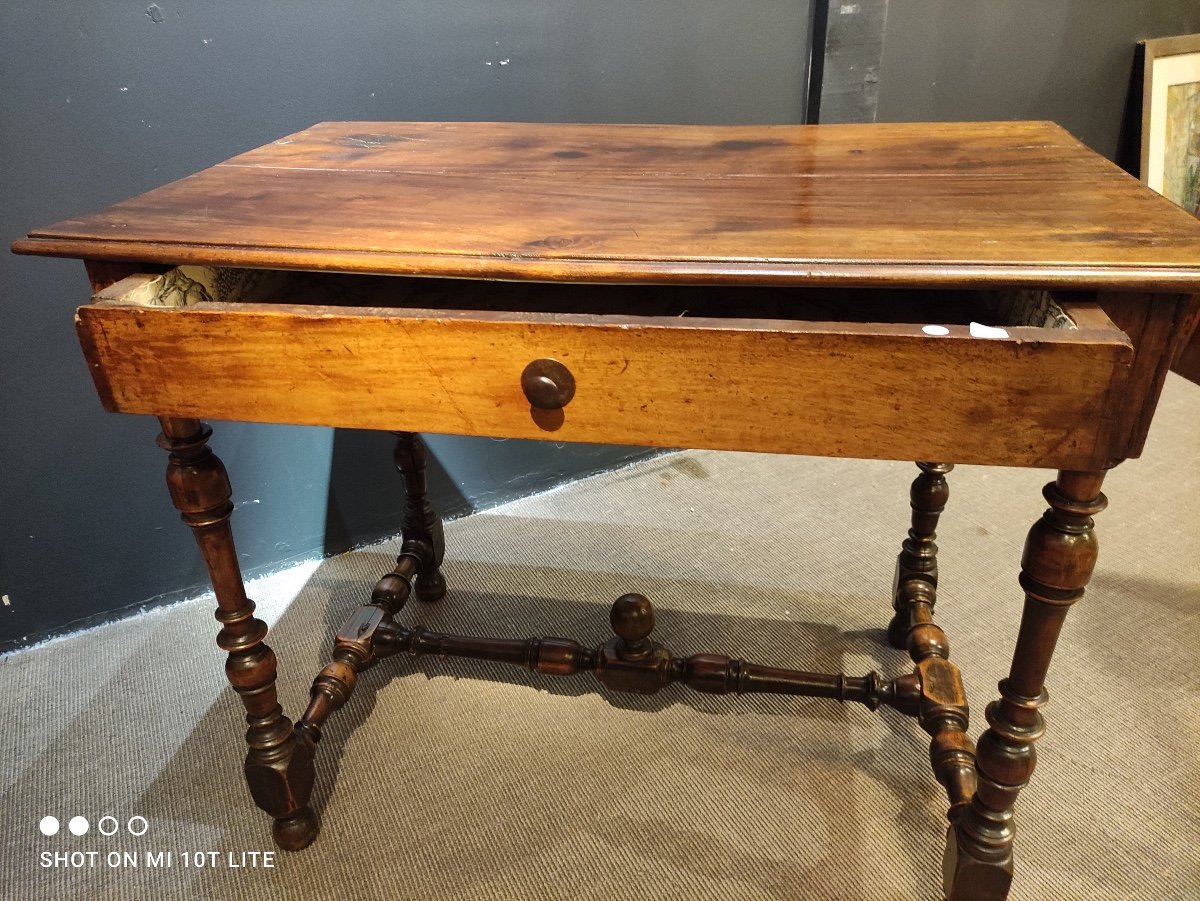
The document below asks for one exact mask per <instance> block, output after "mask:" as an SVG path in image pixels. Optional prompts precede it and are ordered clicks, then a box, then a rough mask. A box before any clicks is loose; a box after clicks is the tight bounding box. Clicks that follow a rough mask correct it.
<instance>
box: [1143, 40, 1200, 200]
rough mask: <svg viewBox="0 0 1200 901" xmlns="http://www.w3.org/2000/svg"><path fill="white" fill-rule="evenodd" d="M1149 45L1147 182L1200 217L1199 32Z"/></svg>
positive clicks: (1145, 117)
mask: <svg viewBox="0 0 1200 901" xmlns="http://www.w3.org/2000/svg"><path fill="white" fill-rule="evenodd" d="M1144 48H1145V54H1144V60H1145V63H1144V69H1143V76H1142V166H1141V173H1142V181H1144V182H1146V184H1148V185H1149V186H1150V187H1152V188H1153V189H1154V190H1156V191H1158V192H1159V193H1160V194H1162V195H1163V196H1164V197H1167V198H1168V199H1170V200H1172V201H1174V202H1175V203H1177V204H1179V205H1180V206H1181V207H1183V208H1184V209H1185V210H1187V211H1188V212H1189V213H1191V214H1192V215H1193V216H1200V34H1188V35H1181V36H1179V37H1172V38H1157V39H1155V40H1152V41H1146V42H1145V44H1144Z"/></svg>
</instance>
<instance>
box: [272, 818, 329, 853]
mask: <svg viewBox="0 0 1200 901" xmlns="http://www.w3.org/2000/svg"><path fill="white" fill-rule="evenodd" d="M320 831H321V821H320V820H319V819H318V818H317V815H316V813H315V812H314V811H313V809H312V808H311V807H304V808H302V809H301V810H299V811H298V812H297V813H296V814H295V815H294V816H291V817H288V818H286V819H282V820H276V821H275V825H274V826H273V827H271V834H272V835H273V836H274V838H275V844H277V845H278V846H279V847H280V848H282V849H283V850H284V851H301V850H303V849H305V848H307V847H308V846H309V845H311V844H312V843H313V842H314V841H316V838H317V834H318V833H319V832H320Z"/></svg>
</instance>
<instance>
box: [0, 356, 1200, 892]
mask: <svg viewBox="0 0 1200 901" xmlns="http://www.w3.org/2000/svg"><path fill="white" fill-rule="evenodd" d="M234 475H235V485H236V474H234ZM914 475H915V468H914V467H912V466H911V464H901V463H863V462H857V461H844V460H816V459H806V458H784V457H773V456H764V455H750V454H728V453H710V452H684V453H678V454H672V455H668V456H664V457H659V458H656V459H653V460H650V461H647V462H645V463H642V464H639V465H637V466H634V467H632V468H628V469H624V470H620V471H617V472H613V473H608V474H605V475H602V476H599V477H596V478H593V479H590V480H586V481H583V482H578V483H574V484H572V485H569V486H567V487H564V488H562V489H559V490H556V491H553V492H550V493H547V494H544V495H540V496H537V497H533V498H528V499H525V500H522V501H519V502H516V503H512V504H509V505H507V506H504V507H501V508H497V509H494V510H491V511H489V512H486V513H482V514H477V515H474V516H470V517H467V518H465V519H461V520H458V521H456V522H453V523H451V524H450V525H449V527H448V530H447V537H448V544H449V551H448V559H447V563H446V574H447V576H448V578H449V581H450V585H451V593H450V595H449V596H448V597H447V599H446V600H445V601H444V602H442V603H440V604H438V605H435V606H422V605H417V604H415V603H414V606H412V607H410V608H409V609H407V610H405V611H404V612H403V614H402V618H403V619H404V620H406V621H408V622H414V621H420V622H423V623H425V624H427V625H429V626H431V627H433V628H440V629H446V630H455V631H463V632H468V633H470V632H475V633H480V632H482V633H487V634H496V635H509V636H519V637H525V636H528V635H541V634H549V635H561V636H568V637H574V638H577V639H579V640H581V641H585V642H587V643H598V642H600V641H603V640H605V639H606V638H607V637H608V626H607V610H608V605H609V604H610V603H611V601H612V600H613V599H614V598H615V597H617V596H618V595H620V594H622V593H624V592H625V591H628V590H636V591H639V592H642V593H644V594H646V595H647V596H649V597H650V598H651V599H653V600H654V601H655V603H656V604H657V605H658V613H659V616H658V630H657V633H656V634H657V637H658V638H659V640H661V641H663V642H664V643H666V644H667V645H668V646H669V647H671V648H672V649H673V650H674V651H675V652H676V653H681V654H690V653H695V652H699V651H714V652H725V653H732V654H736V655H741V656H744V657H746V658H747V659H750V660H754V661H757V662H761V663H768V664H770V663H774V664H778V665H785V666H797V667H805V668H810V669H818V670H828V671H837V670H841V669H844V670H846V671H847V672H849V673H852V674H856V675H861V674H863V673H865V672H867V671H869V670H872V669H876V670H879V671H881V672H882V673H884V674H885V675H888V676H889V677H890V676H892V675H896V674H898V673H900V672H905V671H907V670H908V669H909V666H908V664H907V660H906V658H905V657H904V656H903V655H902V654H900V653H899V652H896V651H893V650H891V649H890V648H888V647H887V646H886V644H885V643H884V641H883V634H882V627H883V626H884V625H885V624H886V621H887V618H888V616H889V612H890V611H889V605H888V597H887V595H888V588H889V585H890V579H891V569H892V562H893V559H894V556H895V554H896V551H897V549H898V546H899V542H900V540H901V538H902V537H903V535H904V530H905V529H906V528H907V516H908V510H907V488H908V484H909V483H910V482H911V480H912V477H913V476H914ZM1046 478H1047V474H1046V473H1044V472H1040V471H1030V470H1014V469H999V468H985V467H960V468H959V469H957V470H955V472H954V473H953V474H952V476H951V484H952V496H951V500H950V507H949V509H948V510H947V513H946V514H945V516H944V517H943V521H942V528H941V529H940V535H939V544H940V546H941V555H940V560H941V571H942V585H941V591H940V599H939V608H938V609H939V620H940V622H941V623H942V624H943V625H944V626H945V628H946V629H947V631H948V632H949V634H950V637H951V641H952V645H953V656H954V659H955V660H956V661H957V662H958V663H959V664H960V665H961V666H962V667H963V669H964V675H965V679H966V683H967V691H968V696H969V697H970V698H971V702H972V708H973V713H974V717H973V719H974V722H973V725H972V734H973V735H975V736H978V734H979V732H980V730H981V728H982V725H981V724H982V723H983V717H982V710H983V707H984V706H985V704H986V702H987V701H989V700H991V699H992V698H993V697H994V692H995V684H996V681H997V680H998V679H999V678H1000V677H1002V676H1003V675H1004V674H1005V672H1006V670H1007V660H1008V654H1009V652H1010V650H1011V648H1012V644H1013V640H1014V637H1015V634H1016V628H1017V622H1018V616H1019V613H1020V608H1021V593H1020V590H1019V589H1018V587H1017V584H1016V573H1017V568H1018V560H1019V556H1020V550H1021V544H1022V542H1023V540H1024V535H1025V532H1026V530H1027V528H1028V526H1029V525H1030V524H1031V523H1032V522H1033V521H1034V520H1035V519H1036V518H1037V517H1038V516H1039V515H1040V514H1041V511H1042V509H1043V508H1044V504H1043V502H1042V500H1041V497H1040V494H1039V489H1040V487H1041V485H1042V484H1043V483H1044V482H1045V481H1046ZM1106 492H1107V494H1108V496H1109V499H1110V501H1111V506H1110V508H1109V510H1108V511H1107V512H1106V513H1104V514H1102V515H1101V517H1099V519H1098V532H1099V534H1100V539H1101V544H1102V550H1101V555H1100V563H1099V565H1098V567H1097V570H1096V573H1095V576H1094V578H1093V581H1092V584H1091V586H1090V587H1089V589H1088V593H1087V597H1085V598H1084V600H1083V601H1082V602H1080V603H1079V604H1078V605H1077V606H1076V607H1075V608H1074V609H1073V610H1072V613H1071V615H1070V617H1069V619H1068V621H1067V626H1066V629H1065V631H1064V634H1063V638H1062V641H1061V642H1060V645H1059V651H1058V654H1057V656H1056V658H1055V662H1054V666H1053V668H1052V670H1051V674H1050V691H1051V696H1052V700H1051V705H1050V706H1049V707H1048V708H1047V710H1046V715H1047V720H1048V723H1049V731H1048V733H1047V735H1046V737H1045V738H1044V740H1043V741H1042V743H1041V745H1040V749H1039V766H1038V771H1037V773H1036V774H1035V776H1034V781H1033V783H1032V785H1031V786H1030V787H1029V789H1028V790H1027V791H1026V792H1025V794H1024V795H1023V796H1022V798H1021V802H1020V807H1019V810H1018V830H1019V834H1018V863H1017V882H1016V886H1015V889H1014V892H1013V896H1012V897H1013V898H1017V899H1093V898H1139V899H1141V898H1144V899H1155V901H1160V899H1168V898H1172V899H1195V898H1198V897H1200V840H1198V836H1200V816H1198V814H1200V754H1198V753H1197V747H1200V713H1198V712H1197V711H1198V708H1197V701H1198V700H1200V675H1198V674H1200V651H1198V650H1197V644H1198V643H1197V638H1198V634H1200V629H1198V626H1200V562H1198V561H1200V388H1197V387H1196V386H1193V385H1190V384H1188V383H1186V382H1184V381H1182V380H1181V379H1178V378H1175V377H1172V378H1171V379H1170V381H1169V382H1168V384H1167V387H1166V391H1165V395H1164V399H1163V403H1162V406H1161V407H1160V410H1159V414H1158V418H1157V420H1156V424H1155V428H1154V431H1153V432H1152V434H1151V437H1150V441H1149V446H1148V448H1147V452H1146V455H1145V457H1143V458H1142V459H1141V460H1138V461H1130V462H1128V463H1126V464H1124V465H1122V466H1120V467H1118V469H1116V470H1115V471H1114V472H1113V473H1112V474H1111V475H1110V477H1109V480H1108V483H1107V485H1106ZM235 528H236V522H235ZM396 550H397V548H396V546H395V544H394V543H384V544H380V545H376V546H372V547H370V548H366V549H364V550H360V551H356V552H353V553H350V554H346V555H344V556H340V557H337V558H333V559H330V560H327V561H324V562H322V563H321V564H320V565H319V566H318V565H317V564H312V565H310V566H307V567H305V568H302V569H300V570H297V571H295V572H292V573H290V574H283V575H281V576H277V577H273V578H271V579H267V580H262V581H260V582H258V583H256V584H255V585H254V586H253V587H254V591H255V595H256V596H257V598H258V599H259V601H260V604H261V610H262V612H263V613H264V615H265V617H266V618H267V619H268V620H269V621H270V622H271V623H272V631H271V638H270V642H271V644H272V645H273V646H274V647H275V648H276V650H277V652H278V655H279V658H280V664H281V674H280V680H279V687H280V691H281V695H282V700H283V703H284V705H285V708H286V709H287V710H288V711H289V713H291V714H292V715H295V713H296V712H297V711H299V710H300V709H301V708H302V706H303V703H304V700H305V698H306V695H307V691H308V685H309V682H310V680H311V678H312V676H313V675H314V674H315V673H316V671H317V670H318V669H319V668H320V667H321V665H322V664H323V663H324V662H325V661H326V659H327V656H328V654H329V650H330V646H331V633H332V631H333V630H334V629H336V627H337V626H338V625H339V624H340V623H341V622H342V621H343V620H344V619H345V617H346V616H347V615H348V614H349V613H350V612H351V611H352V610H353V609H354V608H355V607H356V606H357V605H358V604H360V603H361V602H362V601H363V600H364V599H365V597H366V595H367V592H368V591H369V586H370V585H371V584H372V583H373V582H374V580H375V579H376V578H377V576H378V575H380V574H382V573H383V572H385V571H387V570H389V569H390V568H391V562H392V557H393V555H394V554H395V552H396ZM67 556H69V554H67V553H66V550H65V549H64V557H65V558H66V557H67ZM115 600H117V599H114V601H115ZM46 602H47V603H52V602H53V599H52V598H48V599H46ZM211 606H212V604H211V600H210V599H202V600H199V601H197V602H194V603H191V602H189V603H186V604H182V605H179V606H176V607H173V608H171V609H169V610H165V611H159V612H156V613H152V614H148V615H145V616H142V617H141V618H139V619H136V620H132V621H127V622H123V623H119V624H116V625H112V626H108V627H104V628H102V629H98V630H93V631H91V632H89V633H86V634H82V635H79V636H75V637H71V638H68V639H65V640H60V641H57V642H54V643H52V644H50V645H48V646H44V647H41V648H37V649H33V650H29V651H26V652H22V653H18V654H15V655H11V656H9V657H7V658H5V659H4V660H3V661H2V662H0V677H2V678H3V686H4V691H3V693H2V694H0V723H2V728H3V735H4V740H3V742H0V793H2V801H0V855H2V859H0V895H3V896H5V897H12V898H22V899H26V898H70V897H76V898H164V897H167V898H174V897H187V898H250V897H254V898H272V897H280V898H306V899H307V898H346V899H353V898H375V897H397V898H414V899H417V898H419V899H459V898H462V899H466V898H472V899H526V898H547V899H568V898H569V899H591V898H595V899H651V898H653V899H673V898H680V899H682V898H687V899H723V898H752V899H769V898H786V899H835V898H836V899H909V898H922V899H924V898H939V897H940V891H939V879H940V877H939V871H940V857H941V853H942V843H943V833H944V808H945V801H944V797H943V793H942V791H941V789H940V788H939V787H938V786H937V784H936V783H935V782H934V780H933V777H932V776H931V774H930V772H929V766H928V758H927V747H928V745H927V738H926V737H925V736H924V734H923V733H921V732H920V731H919V729H918V728H917V727H916V726H915V724H914V723H913V722H912V721H910V720H908V719H906V718H904V717H901V716H899V715H898V714H896V713H895V712H889V711H880V712H877V713H871V712H870V711H868V710H866V709H865V708H862V707H860V706H857V705H855V706H852V707H842V706H840V705H838V704H837V703H836V702H827V701H821V700H810V699H797V698H778V697H747V698H740V699H739V698H717V697H708V696H702V695H698V694H695V693H689V692H688V691H687V690H686V689H684V688H680V687H673V688H671V689H669V690H667V691H664V692H662V693H661V694H660V695H657V696H654V697H650V698H637V697H627V696H616V695H610V694H606V693H604V692H596V691H593V690H592V689H593V683H592V682H591V680H590V678H589V677H579V678H577V679H574V680H552V679H550V678H543V677H538V676H535V675H532V674H529V673H526V672H524V671H518V670H514V669H509V668H505V667H503V666H502V665H491V664H483V663H472V662H469V661H440V660H437V659H421V660H419V661H414V660H411V659H408V658H404V659H394V660H392V661H390V662H387V663H384V664H383V665H381V666H380V667H379V668H377V669H375V670H373V671H371V672H370V673H369V674H367V675H366V676H365V677H364V678H363V679H362V680H361V681H360V683H359V688H358V690H357V692H356V694H355V695H354V697H353V699H352V701H351V703H350V704H349V705H348V706H347V707H346V708H344V709H343V710H342V711H340V712H339V713H338V714H336V715H335V716H334V718H333V719H332V720H331V722H330V724H329V727H328V729H327V730H326V740H325V741H324V742H323V743H322V745H321V747H320V752H321V753H320V759H319V764H318V778H319V787H318V789H317V792H316V801H317V804H318V805H319V807H320V809H321V811H322V816H323V823H324V825H323V833H322V836H321V838H320V839H319V840H318V842H317V844H315V845H314V846H313V847H312V848H310V849H309V850H307V851H305V852H303V853H300V854H296V855H282V854H281V855H278V856H277V857H276V858H275V860H274V866H273V867H272V868H269V869H267V868H257V869H251V868H245V867H242V868H230V866H229V859H228V856H227V855H228V852H234V860H235V862H240V860H241V854H242V852H248V851H257V850H268V849H270V848H271V847H272V845H271V843H270V837H269V831H268V826H267V821H266V819H265V818H264V817H262V816H260V815H259V814H258V812H257V811H256V810H255V809H254V808H253V806H252V804H251V802H250V800H249V798H248V796H247V793H246V791H245V788H244V787H243V785H242V782H241V777H240V773H239V769H240V764H241V757H242V738H241V733H242V725H241V709H240V706H239V705H238V702H237V700H236V698H235V696H234V695H233V693H232V692H231V691H229V690H228V689H227V688H226V686H225V683H224V677H223V674H222V670H221V661H220V655H219V653H218V651H217V649H216V648H215V646H214V645H213V636H214V634H215V630H216V625H215V623H214V621H213V620H212V618H211ZM105 814H110V815H112V816H114V817H115V818H116V819H117V820H118V821H120V822H121V823H122V830H124V824H125V823H126V821H127V820H128V819H129V818H130V817H133V816H140V817H144V818H145V821H146V826H147V830H146V834H145V835H142V836H140V837H135V836H131V835H129V834H127V833H124V832H122V833H119V834H118V835H115V836H112V837H105V836H102V835H100V834H99V832H98V830H97V823H98V821H99V818H100V817H101V816H102V815H105ZM46 815H53V816H56V817H57V818H58V819H59V820H61V821H62V824H63V829H62V830H61V831H60V832H59V833H58V834H57V835H55V836H52V837H46V836H43V835H42V834H41V833H40V832H39V831H38V826H37V824H38V822H39V820H40V819H41V818H42V817H44V816H46ZM75 815H83V816H86V817H87V818H88V819H89V820H90V821H91V823H92V828H91V830H90V831H89V832H88V833H87V834H86V835H84V836H82V837H76V836H74V835H71V834H70V833H69V832H68V830H67V828H66V823H67V821H68V820H69V819H70V818H71V817H72V816H75ZM109 825H111V824H109ZM136 828H139V829H140V823H137V824H136ZM74 851H83V852H86V851H97V852H99V854H98V855H97V857H96V862H95V866H87V865H85V866H83V867H79V868H75V867H71V866H42V865H41V864H42V863H43V858H44V854H45V852H51V853H50V858H51V861H52V860H53V853H54V852H64V853H68V854H69V853H70V852H74ZM112 851H117V852H130V853H131V854H132V855H134V858H133V859H135V860H137V861H138V862H139V866H137V867H132V866H121V867H110V866H109V865H108V857H109V852H112ZM147 851H149V852H158V851H171V852H172V865H171V866H169V867H167V866H161V867H147V866H146V861H145V853H146V852H147ZM207 851H216V852H219V860H218V863H219V865H217V866H205V867H203V868H197V867H195V866H194V865H189V863H190V864H194V863H195V858H194V857H189V858H186V859H185V857H184V854H185V852H186V853H188V854H191V853H192V852H207ZM77 859H78V858H77ZM118 859H121V860H123V859H124V858H122V857H121V856H120V855H118ZM201 859H202V860H205V861H207V860H208V859H209V858H207V857H202V858H201Z"/></svg>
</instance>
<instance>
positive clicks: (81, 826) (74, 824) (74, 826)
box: [67, 817, 89, 835]
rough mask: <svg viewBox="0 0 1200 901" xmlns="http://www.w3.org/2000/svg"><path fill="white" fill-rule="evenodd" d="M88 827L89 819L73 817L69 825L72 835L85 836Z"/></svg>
mask: <svg viewBox="0 0 1200 901" xmlns="http://www.w3.org/2000/svg"><path fill="white" fill-rule="evenodd" d="M88 826H89V823H88V821H87V817H71V822H69V823H67V828H68V829H70V830H71V834H72V835H83V834H84V833H85V832H87V831H88Z"/></svg>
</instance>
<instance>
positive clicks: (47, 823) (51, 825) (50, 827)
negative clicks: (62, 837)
mask: <svg viewBox="0 0 1200 901" xmlns="http://www.w3.org/2000/svg"><path fill="white" fill-rule="evenodd" d="M38 829H40V830H42V835H57V834H58V820H56V819H55V818H54V817H42V821H41V822H40V823H38Z"/></svg>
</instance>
